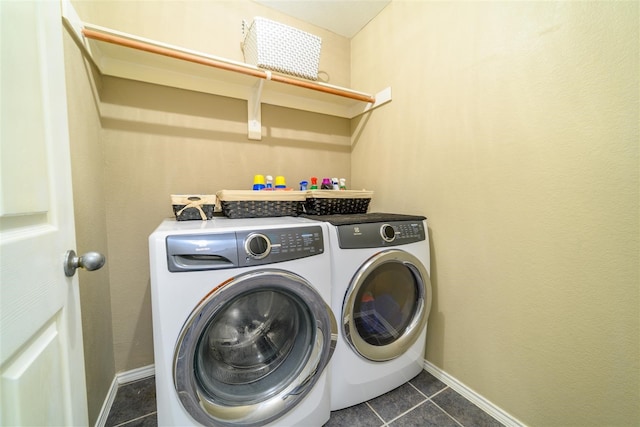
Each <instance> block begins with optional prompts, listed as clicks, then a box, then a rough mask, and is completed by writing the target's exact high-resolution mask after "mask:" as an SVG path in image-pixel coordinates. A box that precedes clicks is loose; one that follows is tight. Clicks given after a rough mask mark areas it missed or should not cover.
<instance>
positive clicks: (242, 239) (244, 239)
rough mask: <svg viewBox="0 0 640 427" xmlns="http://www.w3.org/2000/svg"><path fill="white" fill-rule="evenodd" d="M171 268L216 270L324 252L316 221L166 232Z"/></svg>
mask: <svg viewBox="0 0 640 427" xmlns="http://www.w3.org/2000/svg"><path fill="white" fill-rule="evenodd" d="M166 242H167V268H168V269H169V271H172V272H180V271H200V270H219V269H224V268H237V267H249V266H254V265H265V264H273V263H277V262H283V261H291V260H294V259H298V258H305V257H308V256H313V255H319V254H322V253H324V239H323V235H322V228H321V227H320V226H317V225H313V226H304V227H290V228H277V229H256V230H249V231H235V232H233V231H232V232H223V233H209V234H187V235H175V236H168V237H167V239H166Z"/></svg>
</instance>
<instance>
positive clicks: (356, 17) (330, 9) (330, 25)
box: [254, 0, 391, 39]
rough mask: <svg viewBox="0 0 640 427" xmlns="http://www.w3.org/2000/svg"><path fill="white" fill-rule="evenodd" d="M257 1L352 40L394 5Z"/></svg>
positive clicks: (380, 0) (376, 0) (378, 0)
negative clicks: (383, 10)
mask: <svg viewBox="0 0 640 427" xmlns="http://www.w3.org/2000/svg"><path fill="white" fill-rule="evenodd" d="M254 1H256V2H257V3H260V4H262V5H264V6H267V7H270V8H272V9H275V10H278V11H280V12H282V13H285V14H287V15H289V16H293V17H294V18H298V19H300V20H302V21H305V22H308V23H310V24H313V25H316V26H318V27H321V28H325V29H327V30H329V31H332V32H334V33H336V34H339V35H341V36H344V37H347V38H349V39H350V38H352V37H353V36H355V35H356V34H357V33H358V31H360V30H361V29H362V28H363V27H364V26H365V25H367V23H368V22H369V21H371V20H372V19H373V18H374V17H375V16H376V15H377V14H378V13H380V11H381V10H382V9H384V7H385V6H386V5H387V4H389V3H390V2H391V0H254Z"/></svg>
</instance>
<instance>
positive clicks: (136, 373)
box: [95, 365, 155, 427]
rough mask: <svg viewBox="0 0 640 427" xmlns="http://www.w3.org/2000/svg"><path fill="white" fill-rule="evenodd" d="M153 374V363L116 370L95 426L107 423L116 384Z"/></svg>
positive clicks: (102, 425) (126, 382) (101, 426)
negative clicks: (123, 370)
mask: <svg viewBox="0 0 640 427" xmlns="http://www.w3.org/2000/svg"><path fill="white" fill-rule="evenodd" d="M154 374H155V366H154V365H149V366H143V367H142V368H137V369H132V370H130V371H126V372H118V373H117V374H116V375H115V377H113V381H111V386H110V387H109V391H108V393H107V396H106V397H105V399H104V403H103V404H102V408H101V409H100V415H98V419H97V420H96V425H95V427H104V426H105V424H106V423H107V418H108V417H109V411H111V406H112V405H113V401H114V400H115V398H116V392H117V391H118V386H121V385H123V384H128V383H132V382H134V381H138V380H142V379H144V378H148V377H151V376H153V375H154Z"/></svg>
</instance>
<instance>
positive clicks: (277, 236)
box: [236, 225, 324, 266]
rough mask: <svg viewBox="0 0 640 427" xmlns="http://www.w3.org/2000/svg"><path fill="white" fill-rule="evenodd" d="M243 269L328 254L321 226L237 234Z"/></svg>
mask: <svg viewBox="0 0 640 427" xmlns="http://www.w3.org/2000/svg"><path fill="white" fill-rule="evenodd" d="M236 237H237V241H238V256H239V266H250V265H262V264H271V263H274V262H283V261H291V260H294V259H298V258H304V257H308V256H312V255H319V254H321V253H323V252H324V240H323V237H322V228H321V227H320V226H317V225H312V226H306V227H296V228H281V229H270V230H255V231H247V232H236Z"/></svg>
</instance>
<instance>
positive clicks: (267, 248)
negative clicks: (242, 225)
mask: <svg viewBox="0 0 640 427" xmlns="http://www.w3.org/2000/svg"><path fill="white" fill-rule="evenodd" d="M244 250H245V251H246V252H247V255H249V256H250V257H251V258H253V259H262V258H264V257H266V256H267V255H269V253H270V252H271V241H270V240H269V238H268V237H267V236H265V235H264V234H260V233H254V234H251V235H249V236H247V239H246V240H245V241H244Z"/></svg>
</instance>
